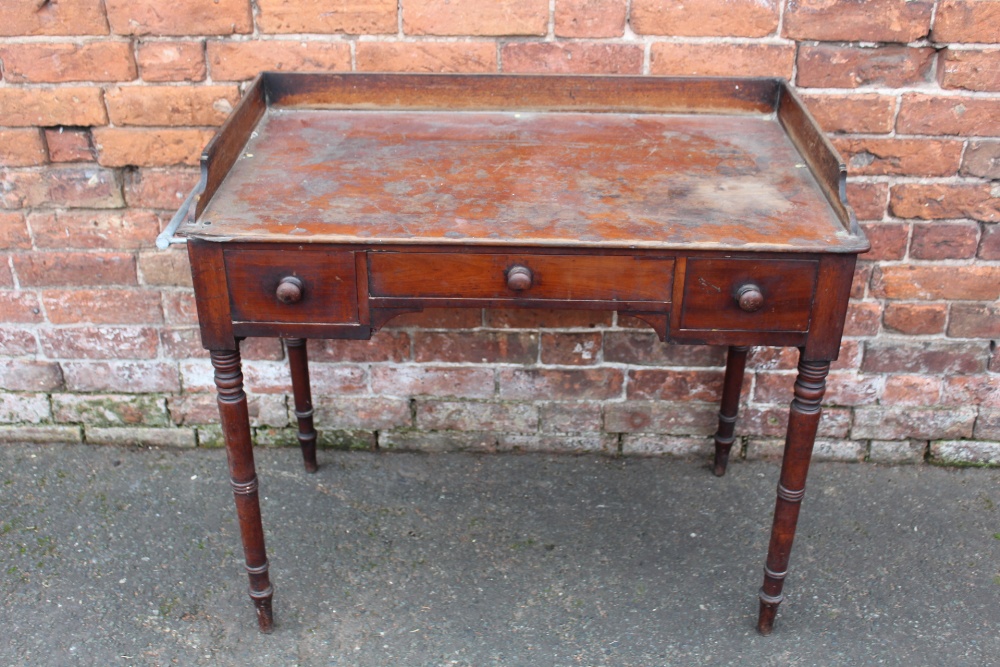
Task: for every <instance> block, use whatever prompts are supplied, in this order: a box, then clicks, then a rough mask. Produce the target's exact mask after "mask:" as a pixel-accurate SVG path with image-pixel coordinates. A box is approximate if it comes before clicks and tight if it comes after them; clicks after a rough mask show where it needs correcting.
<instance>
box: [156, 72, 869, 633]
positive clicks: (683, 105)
mask: <svg viewBox="0 0 1000 667" xmlns="http://www.w3.org/2000/svg"><path fill="white" fill-rule="evenodd" d="M845 184H846V170H845V167H844V165H843V164H842V162H841V160H840V157H839V156H838V155H837V153H836V151H835V150H834V149H833V147H832V146H831V144H830V142H829V141H828V140H827V139H826V137H825V136H824V135H823V133H822V131H821V130H820V128H819V127H818V125H817V123H816V121H815V120H814V119H813V118H812V116H810V114H809V112H808V111H807V110H806V108H805V106H804V105H803V103H802V101H801V100H800V99H799V97H798V96H797V95H796V94H795V92H794V91H793V90H792V88H791V87H790V86H789V85H788V83H787V82H785V81H784V80H781V79H767V78H754V79H740V78H665V77H652V76H649V77H632V76H576V75H572V76H564V75H504V74H488V75H464V74H457V75H451V74H447V75H438V74H355V73H351V74H318V73H317V74H311V73H273V72H265V73H263V74H261V75H260V76H258V77H257V78H256V79H255V80H254V81H253V82H252V83H251V84H250V85H249V87H248V89H247V91H246V94H245V95H244V97H243V99H242V101H241V102H240V103H239V105H238V106H237V107H236V109H235V110H234V111H233V113H232V114H231V115H230V117H229V119H228V120H227V121H226V123H225V124H224V125H223V126H222V128H221V129H220V130H219V131H218V133H217V134H216V136H215V137H214V138H213V139H212V141H211V143H209V145H208V147H207V148H206V149H205V151H204V153H203V155H202V157H201V181H200V183H199V184H198V186H197V187H196V188H195V191H194V192H192V194H191V195H190V196H189V197H188V198H187V199H186V200H185V202H184V204H183V205H182V207H181V210H180V211H178V213H177V215H176V216H174V219H173V220H172V221H171V224H170V225H169V226H168V227H167V229H165V230H164V232H163V234H161V236H160V238H159V239H158V240H157V243H158V245H159V246H160V247H166V246H167V245H169V244H170V243H177V242H186V243H187V249H188V254H189V257H190V261H191V271H192V275H193V282H194V291H195V298H196V303H197V310H198V318H199V324H200V328H201V338H202V343H203V345H204V346H205V348H207V349H208V350H209V352H210V356H211V361H212V364H213V366H214V368H215V383H216V386H217V389H218V402H219V414H220V419H221V424H222V430H223V435H224V439H225V443H226V451H227V455H228V461H229V469H230V476H231V483H232V489H233V493H234V497H235V502H236V510H237V515H238V517H239V524H240V533H241V537H242V541H243V548H244V555H245V557H246V570H247V573H248V575H249V579H250V597H251V598H252V600H253V602H254V604H255V606H256V610H257V618H258V622H259V627H260V629H261V630H262V631H264V632H270V631H271V630H272V628H273V624H274V620H273V613H272V605H271V601H272V596H273V589H272V587H271V581H270V574H269V571H268V562H267V556H266V552H265V548H264V530H263V524H262V522H261V513H260V504H259V500H258V482H257V474H256V470H255V466H254V457H253V449H252V445H251V431H250V422H249V418H248V412H247V399H246V394H245V393H244V390H243V375H242V369H241V361H240V353H239V345H240V341H241V340H242V339H243V338H245V337H248V336H271V337H280V338H283V339H284V340H285V341H286V344H287V348H288V359H289V364H290V367H291V379H292V391H293V395H294V403H295V415H296V419H297V421H298V432H299V436H298V437H299V441H300V443H301V447H302V454H303V458H304V461H305V468H306V470H307V471H309V472H313V471H315V470H316V468H317V461H316V430H315V428H314V426H313V418H312V414H313V410H312V398H311V395H310V387H309V364H308V359H307V355H306V346H305V342H306V340H307V339H309V338H343V339H368V338H370V337H371V336H372V335H373V334H374V333H375V332H377V331H378V330H379V329H380V328H381V327H382V326H383V325H384V324H385V323H386V322H388V321H389V320H390V319H392V318H393V317H395V316H397V315H400V314H402V313H407V312H415V311H420V310H422V309H424V308H428V307H439V306H444V307H469V308H485V307H503V308H536V307H544V308H572V309H584V310H588V309H589V310H616V311H618V312H621V313H625V314H628V315H632V316H634V317H636V318H638V319H640V320H642V321H644V322H646V323H648V324H649V325H650V326H651V327H652V328H653V329H654V330H655V331H656V333H657V335H658V337H659V339H660V340H661V341H663V342H664V343H675V344H713V345H726V346H728V355H727V359H726V370H725V379H724V383H723V390H722V397H721V408H720V411H719V426H718V430H717V432H716V434H715V438H714V441H715V461H714V465H713V470H714V472H715V474H716V475H719V476H721V475H723V474H724V473H725V470H726V463H727V461H728V457H729V450H730V447H731V446H732V443H733V441H734V428H735V423H736V417H737V411H738V405H739V399H740V391H741V388H742V385H743V375H744V368H745V365H746V359H747V353H748V351H749V349H750V347H751V346H755V345H769V346H785V347H797V348H798V349H799V364H798V375H797V378H796V380H795V384H794V387H793V399H792V402H791V408H790V412H789V418H788V431H787V436H786V441H785V449H784V455H783V459H782V465H781V472H780V476H779V481H778V489H777V500H776V505H775V511H774V517H773V525H772V530H771V540H770V544H769V547H768V552H767V559H766V564H765V568H764V584H763V587H762V588H761V590H760V593H759V599H760V602H759V617H758V623H757V627H758V629H759V631H760V632H761V633H764V634H768V633H770V632H771V630H772V628H773V624H774V618H775V614H776V611H777V608H778V605H779V604H780V603H781V601H782V599H783V597H782V586H783V582H784V579H785V575H786V572H787V569H788V562H789V554H790V552H791V547H792V541H793V538H794V536H795V526H796V522H797V519H798V513H799V507H800V504H801V501H802V498H803V494H804V492H805V480H806V474H807V472H808V468H809V460H810V457H811V454H812V449H813V444H814V441H815V437H816V429H817V425H818V423H819V419H820V403H821V401H822V398H823V394H824V390H825V387H826V377H827V373H828V371H829V368H830V363H831V362H832V361H834V360H836V359H837V355H838V351H839V348H840V342H841V336H842V334H843V328H844V320H845V317H846V312H847V305H848V298H849V295H850V291H851V281H852V278H853V274H854V266H855V262H856V259H857V255H858V254H859V253H863V252H866V251H867V250H868V248H869V245H868V242H867V240H866V239H865V237H864V235H863V234H862V232H861V230H860V229H859V227H858V224H857V220H856V219H855V216H854V214H853V212H852V210H851V208H850V206H849V205H848V204H847V201H846V196H845ZM195 202H196V208H195V212H194V215H193V216H189V215H188V209H189V207H190V206H191V205H192V204H194V203H195ZM657 344H661V343H657ZM331 426H333V427H335V426H336V425H335V424H334V425H331Z"/></svg>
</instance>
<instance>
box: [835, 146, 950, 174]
mask: <svg viewBox="0 0 1000 667" xmlns="http://www.w3.org/2000/svg"><path fill="white" fill-rule="evenodd" d="M833 144H834V146H835V147H836V148H837V150H838V151H839V152H840V154H841V155H843V156H844V157H845V158H846V159H847V168H848V169H849V170H850V171H851V173H852V174H864V175H868V176H953V175H954V174H956V173H957V172H958V167H959V164H960V163H961V161H962V146H963V142H961V141H935V140H933V139H847V138H843V139H834V141H833Z"/></svg>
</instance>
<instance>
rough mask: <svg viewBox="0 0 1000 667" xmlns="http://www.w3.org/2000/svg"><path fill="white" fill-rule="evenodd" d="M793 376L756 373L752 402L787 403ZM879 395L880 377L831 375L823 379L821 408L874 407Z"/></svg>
mask: <svg viewBox="0 0 1000 667" xmlns="http://www.w3.org/2000/svg"><path fill="white" fill-rule="evenodd" d="M794 382H795V373H757V380H756V382H755V383H754V392H753V395H754V401H755V402H758V403H785V402H787V401H788V400H789V397H790V396H791V391H792V385H793V383H794ZM881 391H882V377H881V376H878V375H865V374H863V373H856V372H846V373H845V372H831V373H830V375H829V376H828V377H827V386H826V394H825V395H824V397H823V404H824V405H841V406H852V405H869V404H872V403H875V402H876V401H877V400H878V398H879V395H880V394H881Z"/></svg>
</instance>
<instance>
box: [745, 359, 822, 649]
mask: <svg viewBox="0 0 1000 667" xmlns="http://www.w3.org/2000/svg"><path fill="white" fill-rule="evenodd" d="M829 372H830V364H829V362H825V361H806V360H804V359H801V360H800V361H799V374H798V377H797V378H796V379H795V398H793V399H792V407H791V409H790V410H789V414H788V434H787V435H786V437H785V453H784V456H782V459H781V476H780V478H779V480H778V498H777V501H776V502H775V507H774V522H773V524H772V526H771V542H770V545H769V546H768V548H767V563H766V565H765V566H764V585H763V586H762V587H761V589H760V613H759V615H758V619H757V629H758V630H759V631H760V633H761V634H764V635H768V634H771V630H772V629H773V627H774V617H775V614H777V612H778V605H780V604H781V601H782V600H783V599H784V595H782V593H781V590H782V588H783V587H784V584H785V576H786V575H787V574H788V560H789V557H790V555H791V552H792V541H793V540H794V539H795V526H796V524H797V523H798V520H799V508H800V507H801V504H802V498H803V496H804V495H805V492H806V475H807V474H808V472H809V459H810V458H811V457H812V450H813V444H814V443H815V442H816V428H817V427H818V426H819V417H820V413H821V410H820V402H821V401H822V400H823V394H824V393H825V392H826V376H827V374H828V373H829Z"/></svg>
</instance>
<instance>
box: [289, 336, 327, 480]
mask: <svg viewBox="0 0 1000 667" xmlns="http://www.w3.org/2000/svg"><path fill="white" fill-rule="evenodd" d="M285 342H286V343H287V345H288V366H289V369H290V370H291V373H292V395H293V396H294V397H295V418H296V419H297V420H298V422H299V446H300V447H301V448H302V462H303V464H305V468H306V472H316V470H317V469H318V468H319V465H318V464H317V463H316V429H315V428H314V427H313V406H312V390H311V389H310V388H309V357H308V355H307V353H306V341H305V340H304V339H302V338H289V339H288V340H286V341H285Z"/></svg>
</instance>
